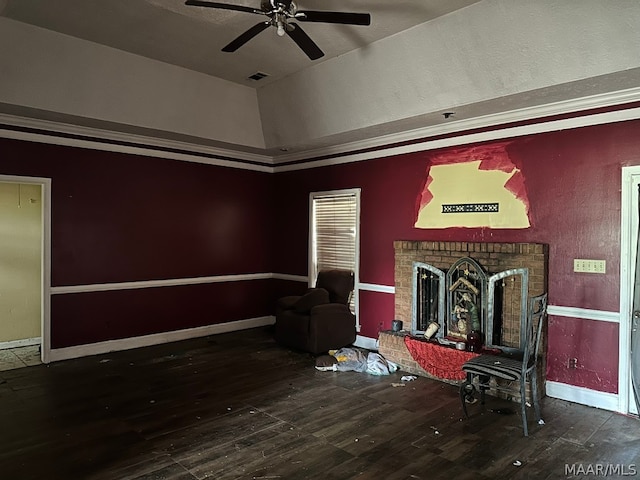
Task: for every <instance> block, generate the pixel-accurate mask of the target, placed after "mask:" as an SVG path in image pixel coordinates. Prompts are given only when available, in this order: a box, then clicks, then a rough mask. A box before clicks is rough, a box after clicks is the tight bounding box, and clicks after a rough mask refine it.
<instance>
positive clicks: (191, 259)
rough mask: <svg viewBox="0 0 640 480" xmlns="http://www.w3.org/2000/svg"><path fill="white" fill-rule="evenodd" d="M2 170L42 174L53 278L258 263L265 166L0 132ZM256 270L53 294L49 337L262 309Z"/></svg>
mask: <svg viewBox="0 0 640 480" xmlns="http://www.w3.org/2000/svg"><path fill="white" fill-rule="evenodd" d="M0 152H2V153H1V155H2V156H1V157H0V172H1V173H3V174H7V175H22V176H38V177H48V178H51V179H52V182H51V193H52V200H51V208H52V226H51V235H52V239H51V244H52V247H51V275H52V286H54V287H55V286H64V285H86V284H96V283H112V282H132V281H145V280H162V279H182V278H192V277H202V276H216V275H231V274H242V273H267V272H271V271H272V267H271V258H270V252H271V244H270V242H271V239H272V237H273V235H272V230H271V218H272V216H273V210H272V206H271V199H272V197H273V195H272V188H271V187H272V183H273V182H272V175H270V174H268V173H260V172H254V171H248V170H240V169H232V168H225V167H215V166H210V165H204V164H196V163H189V162H180V161H175V160H164V159H159V158H148V157H143V156H137V155H126V154H119V153H110V152H103V151H96V150H88V149H82V148H71V147H63V146H54V145H45V144H40V143H30V142H21V141H14V140H0ZM269 292H270V285H269V282H268V281H267V282H265V281H242V282H231V283H228V284H212V285H207V286H203V285H192V286H180V287H163V288H150V289H140V290H125V291H109V292H101V293H81V294H62V295H54V296H53V299H52V306H51V331H52V347H53V348H59V347H66V346H71V345H79V344H83V343H91V342H98V341H102V340H110V339H116V338H126V337H129V336H135V335H141V334H150V333H156V332H163V331H170V330H178V329H183V328H190V327H194V326H201V325H207V324H215V323H219V322H224V321H229V320H237V319H245V318H253V317H258V316H263V315H268V314H270V313H272V301H271V298H270V293H269Z"/></svg>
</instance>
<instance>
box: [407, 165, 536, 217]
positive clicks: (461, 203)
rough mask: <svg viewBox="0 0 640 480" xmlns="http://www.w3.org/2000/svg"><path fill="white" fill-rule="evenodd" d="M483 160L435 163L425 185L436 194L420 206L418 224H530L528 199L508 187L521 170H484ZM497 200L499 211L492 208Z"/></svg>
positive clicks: (432, 193) (432, 194) (431, 192)
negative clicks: (482, 167)
mask: <svg viewBox="0 0 640 480" xmlns="http://www.w3.org/2000/svg"><path fill="white" fill-rule="evenodd" d="M480 164H481V162H480V161H479V160H478V161H471V162H463V163H454V164H447V165H434V166H432V167H431V168H430V170H429V179H428V181H427V183H426V186H425V190H426V189H428V191H429V192H430V194H431V197H432V198H431V199H430V200H429V201H428V202H427V203H425V204H424V205H423V206H422V208H420V211H419V212H418V218H417V220H416V223H415V227H416V228H451V227H467V228H474V227H488V228H528V227H529V226H530V223H529V217H528V214H527V213H528V212H527V205H526V203H525V202H524V201H522V199H520V198H517V197H516V195H515V194H514V193H512V192H511V191H509V190H508V189H507V188H506V184H507V182H509V180H510V179H511V178H513V176H514V175H516V174H517V173H519V170H518V169H517V168H515V166H514V167H513V170H511V171H510V172H506V171H504V169H499V170H498V169H496V170H482V169H480ZM495 204H497V209H498V211H497V212H496V211H489V210H492V208H495ZM446 210H448V211H449V212H447V213H445V211H446Z"/></svg>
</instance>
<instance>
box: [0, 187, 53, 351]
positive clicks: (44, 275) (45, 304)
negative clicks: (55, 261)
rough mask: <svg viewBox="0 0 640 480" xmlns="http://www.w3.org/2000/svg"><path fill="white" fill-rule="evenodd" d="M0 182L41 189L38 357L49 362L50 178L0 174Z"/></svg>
mask: <svg viewBox="0 0 640 480" xmlns="http://www.w3.org/2000/svg"><path fill="white" fill-rule="evenodd" d="M0 182H3V183H22V184H30V185H40V188H41V191H42V210H41V221H42V234H41V242H42V243H41V247H42V255H41V258H40V262H41V263H40V275H41V281H42V288H41V289H40V306H41V308H40V332H41V336H42V340H41V347H40V357H41V360H42V362H43V363H49V362H50V355H51V179H50V178H42V177H20V176H15V175H0Z"/></svg>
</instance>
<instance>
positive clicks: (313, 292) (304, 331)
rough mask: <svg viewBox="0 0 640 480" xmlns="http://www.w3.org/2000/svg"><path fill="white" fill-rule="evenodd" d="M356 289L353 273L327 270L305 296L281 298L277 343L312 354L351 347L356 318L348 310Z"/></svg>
mask: <svg viewBox="0 0 640 480" xmlns="http://www.w3.org/2000/svg"><path fill="white" fill-rule="evenodd" d="M353 288H354V276H353V272H351V271H349V270H325V271H322V272H320V273H318V279H317V281H316V286H315V288H310V289H309V290H307V293H305V294H304V295H301V296H290V297H283V298H280V299H279V300H278V305H277V307H276V334H275V337H276V341H277V342H278V343H279V344H281V345H284V346H286V347H292V348H295V349H298V350H305V351H307V352H310V353H313V354H319V353H326V352H327V351H329V350H333V349H338V348H341V347H345V346H347V345H351V344H352V343H353V342H354V341H355V339H356V317H355V315H354V314H352V313H351V310H349V299H350V297H351V292H353Z"/></svg>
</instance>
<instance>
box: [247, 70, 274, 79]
mask: <svg viewBox="0 0 640 480" xmlns="http://www.w3.org/2000/svg"><path fill="white" fill-rule="evenodd" d="M268 76H269V75H267V74H266V73H262V72H256V73H254V74H253V75H249V79H250V80H262V79H263V78H265V77H268Z"/></svg>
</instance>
